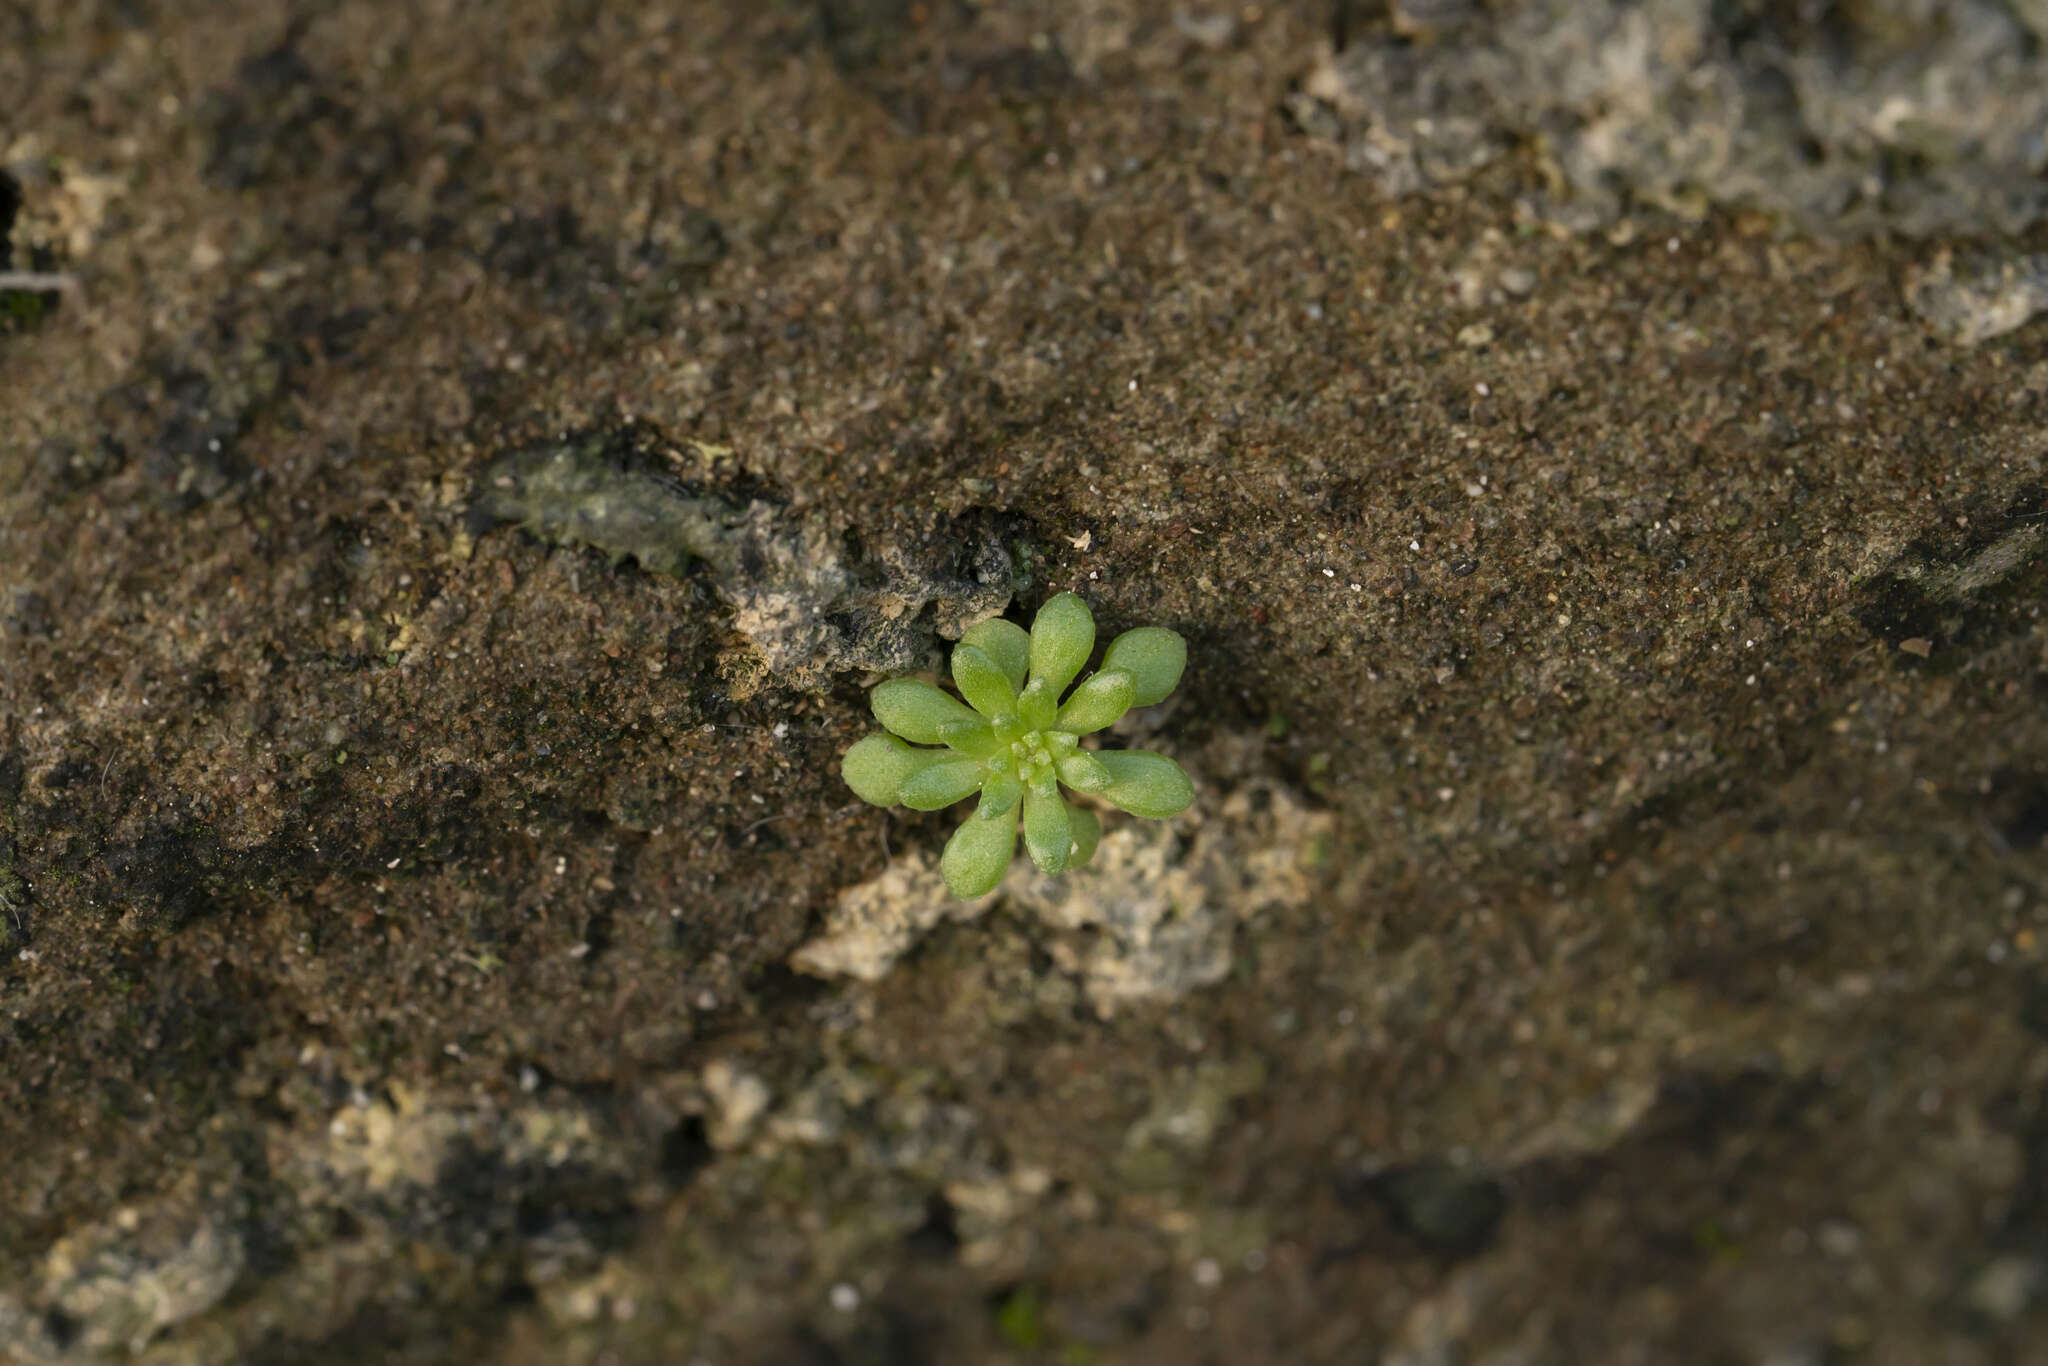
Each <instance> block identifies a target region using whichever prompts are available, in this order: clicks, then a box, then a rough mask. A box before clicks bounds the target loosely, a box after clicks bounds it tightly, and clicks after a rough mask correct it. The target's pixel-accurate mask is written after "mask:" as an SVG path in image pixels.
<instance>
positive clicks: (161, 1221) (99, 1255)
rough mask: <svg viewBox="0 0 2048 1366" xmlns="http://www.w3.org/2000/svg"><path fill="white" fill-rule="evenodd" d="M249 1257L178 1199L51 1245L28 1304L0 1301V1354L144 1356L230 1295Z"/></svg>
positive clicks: (196, 1207) (223, 1230)
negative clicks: (164, 1335) (163, 1336)
mask: <svg viewBox="0 0 2048 1366" xmlns="http://www.w3.org/2000/svg"><path fill="white" fill-rule="evenodd" d="M246 1260H247V1254H246V1251H245V1249H244V1246H243V1240H242V1236H241V1233H240V1232H239V1231H238V1230H237V1229H236V1227H235V1226H234V1223H233V1222H232V1221H231V1220H229V1219H228V1218H226V1217H224V1216H223V1215H222V1214H221V1213H220V1212H219V1211H217V1210H213V1209H210V1208H207V1207H205V1206H203V1205H202V1204H201V1203H199V1202H197V1201H195V1200H193V1199H191V1198H189V1197H187V1196H183V1195H173V1196H171V1197H167V1198H166V1199H165V1200H163V1201H160V1202H158V1203H157V1204H154V1205H151V1206H148V1207H145V1208H130V1209H125V1210H122V1211H120V1212H118V1213H117V1214H115V1215H114V1216H113V1218H111V1219H109V1220H108V1221H106V1222H105V1223H100V1224H93V1225H89V1226H87V1227H85V1228H83V1229H80V1230H78V1231H76V1232H74V1233H71V1234H68V1235H66V1236H65V1237H63V1238H60V1239H58V1240H57V1243H56V1244H55V1245H54V1246H53V1247H52V1248H51V1249H50V1251H49V1253H48V1254H47V1255H46V1256H45V1257H44V1259H43V1271H42V1286H41V1289H40V1292H39V1293H38V1294H36V1295H35V1296H34V1297H33V1301H32V1302H31V1303H24V1302H22V1301H20V1300H12V1299H10V1300H5V1301H0V1355H11V1356H14V1357H19V1358H23V1359H26V1360H29V1361H38V1362H67V1361H88V1360H92V1359H94V1358H97V1357H102V1356H105V1355H107V1354H109V1353H115V1352H121V1351H126V1352H130V1353H134V1352H140V1351H142V1350H143V1349H144V1348H145V1347H147V1346H148V1345H149V1342H150V1339H152V1338H154V1337H155V1336H156V1335H157V1334H159V1333H161V1332H163V1331H164V1330H166V1329H168V1328H171V1327H174V1326H176V1325H177V1324H180V1323H183V1322H185V1321H186V1320H187V1319H190V1318H192V1317H194V1316H195V1315H197V1314H201V1313H204V1312H205V1311H206V1310H208V1309H211V1308H212V1307H213V1306H214V1305H216V1304H218V1303H219V1302H220V1301H221V1300H222V1299H224V1298H225V1297H226V1296H227V1293H228V1291H229V1290H231V1289H233V1288H234V1284H235V1281H236V1279H237V1278H238V1277H239V1276H240V1275H241V1273H242V1268H243V1265H244V1264H245V1262H246Z"/></svg>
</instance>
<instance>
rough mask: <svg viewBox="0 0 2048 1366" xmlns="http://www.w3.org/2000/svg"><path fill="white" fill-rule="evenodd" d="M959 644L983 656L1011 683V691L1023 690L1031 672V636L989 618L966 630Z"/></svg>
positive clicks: (994, 618)
mask: <svg viewBox="0 0 2048 1366" xmlns="http://www.w3.org/2000/svg"><path fill="white" fill-rule="evenodd" d="M960 643H961V644H962V645H972V646H974V648H976V649H977V650H981V651H984V652H986V653H987V655H988V657H989V658H990V659H993V660H994V661H995V662H996V666H997V667H998V668H1000V669H1001V670H1002V671H1003V676H1004V677H1005V678H1008V679H1009V680H1010V688H1011V690H1012V691H1015V690H1017V689H1020V688H1022V687H1023V686H1024V676H1025V674H1026V673H1028V672H1029V671H1030V668H1031V635H1030V633H1029V632H1027V631H1026V630H1025V629H1024V628H1023V627H1022V626H1019V625H1018V624H1017V623H1016V622H1014V621H1004V620H1003V619H1002V618H1001V617H990V618H989V619H988V620H987V621H977V622H976V623H974V625H972V626H970V627H968V628H967V630H966V631H965V632H963V633H962V634H961V636H960Z"/></svg>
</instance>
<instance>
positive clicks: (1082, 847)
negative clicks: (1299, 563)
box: [839, 593, 1195, 898]
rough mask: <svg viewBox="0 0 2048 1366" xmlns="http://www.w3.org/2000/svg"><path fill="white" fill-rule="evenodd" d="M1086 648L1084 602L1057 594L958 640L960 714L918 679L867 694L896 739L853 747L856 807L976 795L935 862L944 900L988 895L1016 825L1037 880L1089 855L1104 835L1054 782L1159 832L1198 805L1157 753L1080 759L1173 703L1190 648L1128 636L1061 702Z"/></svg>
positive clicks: (1095, 754)
mask: <svg viewBox="0 0 2048 1366" xmlns="http://www.w3.org/2000/svg"><path fill="white" fill-rule="evenodd" d="M1094 650H1095V618H1094V616H1093V615H1092V614H1091V613H1090V612H1089V611H1088V604H1087V603H1085V602H1083V601H1081V599H1080V598H1078V597H1076V596H1074V595H1073V594H1072V593H1062V594H1060V595H1059V596H1058V597H1056V598H1053V599H1052V600H1050V601H1049V602H1047V603H1046V604H1045V605H1044V606H1043V607H1041V608H1039V609H1038V616H1037V617H1036V618H1034V619H1033V621H1032V623H1031V630H1030V631H1029V632H1028V633H1027V632H1026V631H1025V630H1024V628H1023V627H1021V626H1019V625H1017V624H1016V623H1015V622H1010V621H1004V620H1003V619H1001V618H1000V617H997V618H992V619H990V620H988V621H984V622H980V623H978V624H976V625H974V626H971V627H969V628H968V629H967V631H966V633H965V634H963V635H962V636H961V637H960V643H959V644H958V645H956V646H955V647H954V648H953V683H954V686H955V687H957V688H959V689H960V697H964V698H966V699H967V700H966V701H965V702H962V701H961V700H960V698H956V697H954V696H953V695H952V694H951V693H947V692H941V691H940V690H939V689H938V688H935V687H933V686H932V685H931V684H929V683H924V682H920V681H919V680H917V679H914V678H892V679H890V680H889V681H888V682H886V683H882V684H879V685H877V686H876V688H875V690H874V692H873V694H872V697H871V699H870V700H871V701H872V703H873V705H874V709H875V719H876V720H878V721H880V722H881V723H882V725H883V726H884V727H886V728H887V729H888V730H889V731H891V732H893V733H892V734H886V735H870V736H868V737H867V738H866V739H865V740H862V741H860V742H859V743H857V744H856V745H854V747H853V748H852V749H849V750H848V751H846V758H845V759H844V760H843V761H842V762H841V764H840V770H839V771H840V772H841V774H843V775H844V776H845V778H846V785H847V786H848V787H850V788H852V789H853V791H854V795H855V796H857V797H859V798H860V799H861V800H862V801H864V802H873V803H874V804H875V805H876V806H893V805H897V804H899V803H900V804H901V805H904V806H907V807H910V808H911V809H912V810H915V811H937V810H938V809H939V808H940V807H945V806H951V805H952V804H953V803H955V802H958V801H964V800H965V799H966V798H968V797H971V796H973V795H974V794H975V793H977V792H978V793H980V794H981V802H980V804H979V805H978V806H977V807H976V808H975V810H974V814H973V815H971V816H969V817H968V818H967V820H966V822H965V823H964V824H963V825H961V827H960V828H959V829H958V830H956V831H955V832H954V833H953V837H952V838H951V839H950V840H948V841H946V852H945V854H944V855H943V856H941V857H940V859H939V872H940V873H941V874H942V875H943V876H944V877H945V879H946V887H947V889H948V890H949V891H951V892H952V893H953V895H954V896H957V897H963V898H964V897H977V896H981V895H983V894H984V893H986V892H989V891H992V890H994V888H995V885H996V884H997V883H998V882H1001V881H1002V880H1003V873H1004V872H1005V871H1006V870H1007V869H1008V868H1009V866H1010V859H1011V857H1012V856H1013V855H1014V854H1015V853H1016V851H1017V827H1018V826H1019V825H1020V824H1021V825H1022V826H1023V828H1024V847H1025V848H1026V849H1028V850H1030V851H1031V861H1032V862H1033V863H1036V864H1037V865H1038V866H1039V868H1040V870H1041V871H1043V872H1047V873H1061V872H1065V871H1066V870H1067V869H1069V868H1078V867H1080V866H1081V865H1082V864H1084V863H1086V862H1087V861H1088V860H1089V859H1090V858H1092V857H1093V856H1094V854H1095V845H1096V842H1097V840H1099V839H1100V838H1101V835H1102V827H1101V824H1100V822H1098V821H1097V820H1096V817H1095V813H1094V812H1093V811H1091V810H1089V809H1088V808H1087V807H1085V806H1077V805H1075V804H1074V803H1073V802H1071V801H1069V800H1068V799H1067V798H1066V797H1065V796H1064V795H1062V794H1061V792H1060V787H1061V785H1062V784H1064V785H1065V786H1067V787H1069V788H1071V789H1073V790H1074V791H1075V792H1083V793H1087V794H1089V795H1091V796H1096V797H1100V798H1102V799H1103V800H1104V801H1106V802H1108V803H1109V804H1110V805H1112V806H1116V807H1120V808H1122V809H1123V810H1125V811H1128V812H1130V813H1131V814H1132V815H1134V816H1149V817H1152V818H1154V819H1162V820H1163V819H1164V818H1166V817H1168V816H1172V815H1177V814H1178V813H1180V812H1182V811H1185V810H1186V809H1187V806H1188V803H1189V802H1191V801H1193V800H1194V798H1195V789H1194V785H1193V784H1191V783H1190V782H1189V781H1188V775H1187V774H1186V773H1184V772H1182V771H1181V767H1180V765H1179V764H1177V763H1175V762H1174V761H1173V760H1171V759H1169V758H1167V757H1166V756H1165V755H1163V754H1149V753H1146V752H1144V751H1142V750H1130V749H1103V750H1089V749H1083V748H1082V747H1081V737H1082V736H1084V735H1087V734H1090V733H1091V732H1094V731H1098V730H1101V729H1102V728H1103V727H1104V726H1107V725H1109V724H1110V723H1111V722H1113V721H1115V720H1116V719H1117V718H1118V717H1120V716H1122V715H1123V714H1124V713H1125V712H1127V711H1129V710H1130V709H1131V708H1132V707H1144V706H1150V705H1151V704H1152V703H1154V702H1158V701H1161V700H1162V699H1164V698H1165V697H1166V695H1167V694H1168V693H1170V692H1172V691H1173V688H1174V685H1175V684H1176V683H1178V682H1180V675H1181V670H1182V669H1183V668H1184V667H1186V665H1187V658H1188V647H1187V642H1186V641H1184V640H1182V639H1181V638H1180V636H1179V635H1177V634H1176V633H1174V632H1172V631H1169V630H1167V629H1165V628H1164V627H1161V626H1140V627H1139V628H1137V629H1136V630H1133V631H1126V632H1124V633H1123V634H1122V635H1120V636H1118V637H1117V638H1116V639H1115V640H1113V641H1111V642H1110V645H1109V652H1108V653H1107V654H1106V655H1105V656H1104V657H1103V661H1102V667H1101V668H1100V669H1098V670H1096V671H1095V672H1094V673H1092V674H1090V675H1089V676H1088V677H1087V678H1085V679H1083V680H1082V681H1081V683H1080V685H1079V686H1077V687H1075V688H1074V689H1073V691H1072V692H1068V690H1067V689H1068V685H1069V684H1072V683H1073V681H1074V678H1075V676H1076V675H1078V674H1079V673H1080V672H1081V669H1082V667H1083V666H1084V665H1086V664H1087V663H1088V656H1089V655H1090V654H1092V653H1093V652H1094ZM1063 699H1064V700H1063ZM926 746H937V748H926Z"/></svg>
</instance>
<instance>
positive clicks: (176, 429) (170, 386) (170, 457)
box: [143, 370, 254, 512]
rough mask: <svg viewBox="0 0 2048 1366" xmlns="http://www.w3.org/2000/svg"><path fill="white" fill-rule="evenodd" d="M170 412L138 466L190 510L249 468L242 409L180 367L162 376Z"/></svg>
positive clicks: (234, 484) (223, 492)
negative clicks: (229, 405) (228, 404)
mask: <svg viewBox="0 0 2048 1366" xmlns="http://www.w3.org/2000/svg"><path fill="white" fill-rule="evenodd" d="M164 388H165V393H166V397H167V398H168V400H169V403H170V413H169V415H168V416H167V417H165V418H164V420H163V424H162V426H160V427H159V428H158V429H157V434H156V438H155V440H154V441H153V442H152V443H151V444H150V448H149V451H148V453H147V454H146V455H145V456H144V458H143V468H144V469H145V470H146V471H147V472H148V474H149V476H150V479H151V480H152V481H153V482H154V483H155V484H156V485H157V487H158V489H159V490H160V491H161V493H162V496H163V498H164V501H165V502H166V503H167V504H168V505H169V506H170V507H172V508H173V509H175V510H177V511H180V512H189V511H190V510H192V509H193V508H196V507H198V506H199V505H200V504H202V503H210V502H213V501H214V500H216V499H219V498H223V497H226V496H227V495H229V494H230V493H232V492H234V491H235V490H236V489H237V488H239V487H240V486H241V485H242V484H243V483H245V482H246V481H247V480H248V479H249V477H250V476H251V475H252V474H253V473H254V470H253V468H252V467H251V465H250V464H249V462H248V461H247V460H245V459H244V458H243V457H242V454H241V450H240V443H241V436H242V432H243V429H244V426H245V414H243V413H240V412H235V411H229V410H228V409H227V407H226V406H224V405H221V404H217V403H216V402H215V401H214V390H213V385H212V384H211V383H210V382H208V380H207V379H206V377H205V376H203V375H200V374H197V373H194V372H192V371H189V370H187V371H179V372H176V373H174V374H172V375H170V376H169V377H168V378H167V379H166V381H165V386H164Z"/></svg>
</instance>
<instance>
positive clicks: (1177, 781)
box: [1095, 749, 1195, 820]
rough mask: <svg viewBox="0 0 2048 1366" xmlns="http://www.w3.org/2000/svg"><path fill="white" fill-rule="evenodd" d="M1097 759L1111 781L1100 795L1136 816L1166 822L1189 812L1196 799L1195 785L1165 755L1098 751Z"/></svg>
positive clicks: (1109, 750) (1124, 751) (1132, 751)
mask: <svg viewBox="0 0 2048 1366" xmlns="http://www.w3.org/2000/svg"><path fill="white" fill-rule="evenodd" d="M1095 759H1096V762H1098V763H1100V764H1101V765H1102V766H1103V767H1104V768H1106V769H1108V770H1109V776H1110V778H1111V782H1110V785H1109V786H1108V787H1106V788H1104V789H1103V790H1102V794H1101V795H1102V796H1103V798H1104V799H1105V800H1107V801H1108V802H1110V803H1111V804H1112V805H1114V806H1119V807H1121V808H1123V809H1124V810H1125V811H1128V812H1130V813H1131V814H1132V815H1133V816H1146V817H1149V818H1151V819H1153V820H1164V819H1166V818H1167V817H1168V816H1177V815H1179V814H1180V813H1181V812H1183V811H1185V810H1187V809H1188V804H1189V803H1190V802H1192V801H1194V799H1195V785H1194V784H1193V783H1191V782H1189V781H1188V775H1187V774H1186V773H1184V772H1182V771H1181V766H1180V765H1179V764H1177V763H1175V762H1174V761H1173V760H1171V759H1169V758H1167V757H1166V756H1165V755H1164V754H1150V753H1147V752H1146V751H1144V750H1137V749H1105V750H1101V751H1099V752H1097V754H1096V755H1095Z"/></svg>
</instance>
